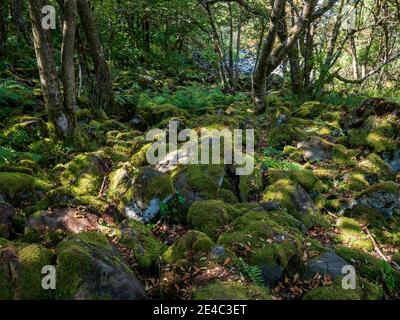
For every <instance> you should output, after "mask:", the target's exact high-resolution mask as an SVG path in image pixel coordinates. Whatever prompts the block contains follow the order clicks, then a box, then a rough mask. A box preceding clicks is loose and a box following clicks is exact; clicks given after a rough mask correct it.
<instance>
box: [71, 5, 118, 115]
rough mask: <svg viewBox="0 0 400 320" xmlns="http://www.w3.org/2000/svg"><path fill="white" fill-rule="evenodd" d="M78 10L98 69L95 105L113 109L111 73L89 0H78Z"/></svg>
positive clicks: (102, 108) (99, 107) (103, 108)
mask: <svg viewBox="0 0 400 320" xmlns="http://www.w3.org/2000/svg"><path fill="white" fill-rule="evenodd" d="M78 12H79V16H80V18H81V23H82V26H83V30H84V31H85V35H86V39H87V41H88V44H89V49H90V55H91V57H92V60H93V64H94V67H95V69H96V80H97V84H96V88H95V92H94V93H95V96H94V99H95V102H94V105H95V107H96V108H98V109H101V110H105V109H107V110H112V108H113V104H114V97H113V91H112V82H111V75H110V71H109V69H108V66H107V62H106V59H105V57H104V53H103V49H102V47H101V43H100V39H99V36H98V33H97V28H96V25H95V23H94V20H93V17H92V13H91V11H90V8H89V5H88V3H87V0H78Z"/></svg>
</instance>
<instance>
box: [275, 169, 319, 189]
mask: <svg viewBox="0 0 400 320" xmlns="http://www.w3.org/2000/svg"><path fill="white" fill-rule="evenodd" d="M285 178H286V179H290V180H292V181H294V182H296V183H298V184H299V185H301V186H302V187H303V188H304V189H305V190H306V191H308V192H310V191H313V190H314V187H315V186H316V184H317V183H318V182H319V180H318V178H317V177H316V176H315V175H314V173H313V171H312V170H270V171H269V175H268V182H269V183H270V184H273V183H275V182H277V181H278V180H281V179H285Z"/></svg>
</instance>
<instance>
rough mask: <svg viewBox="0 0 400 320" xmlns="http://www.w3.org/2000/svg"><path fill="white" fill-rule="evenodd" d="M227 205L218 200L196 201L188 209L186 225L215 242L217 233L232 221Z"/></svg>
mask: <svg viewBox="0 0 400 320" xmlns="http://www.w3.org/2000/svg"><path fill="white" fill-rule="evenodd" d="M229 211H230V209H229V205H226V204H225V203H223V202H222V201H219V200H204V201H196V202H194V203H193V204H192V206H191V207H190V209H189V212H188V215H187V219H188V223H189V224H190V225H191V226H193V227H194V229H195V230H199V231H201V232H204V233H205V234H206V235H208V236H209V237H210V238H211V239H213V240H216V239H217V237H218V231H219V230H220V229H221V228H222V227H224V226H225V225H227V224H228V223H229V222H231V221H232V219H233V218H232V216H231V215H230V214H229Z"/></svg>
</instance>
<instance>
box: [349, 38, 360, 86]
mask: <svg viewBox="0 0 400 320" xmlns="http://www.w3.org/2000/svg"><path fill="white" fill-rule="evenodd" d="M350 50H351V58H352V66H353V80H358V78H359V77H360V74H359V68H358V58H357V46H356V41H355V38H354V36H351V38H350Z"/></svg>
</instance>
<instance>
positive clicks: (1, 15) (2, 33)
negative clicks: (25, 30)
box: [0, 0, 7, 57]
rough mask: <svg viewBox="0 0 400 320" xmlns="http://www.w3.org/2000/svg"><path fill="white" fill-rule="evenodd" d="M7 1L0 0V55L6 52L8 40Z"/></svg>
mask: <svg viewBox="0 0 400 320" xmlns="http://www.w3.org/2000/svg"><path fill="white" fill-rule="evenodd" d="M6 12H7V9H6V3H5V0H0V57H3V56H4V55H5V53H6V42H7V26H6V20H5V19H6V17H5V15H6Z"/></svg>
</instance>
